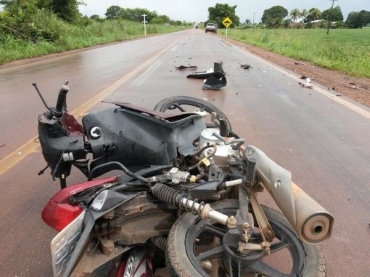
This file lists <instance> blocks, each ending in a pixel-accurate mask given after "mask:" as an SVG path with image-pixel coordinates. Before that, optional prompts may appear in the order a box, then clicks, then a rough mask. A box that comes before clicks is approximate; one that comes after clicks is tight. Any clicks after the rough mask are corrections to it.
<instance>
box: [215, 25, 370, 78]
mask: <svg viewBox="0 0 370 277" xmlns="http://www.w3.org/2000/svg"><path fill="white" fill-rule="evenodd" d="M218 33H219V34H221V35H225V30H218ZM228 37H229V38H232V39H235V40H238V41H241V42H245V43H248V44H251V45H255V46H258V47H260V48H264V49H267V50H270V51H272V52H275V53H279V54H281V55H284V56H287V57H291V58H294V59H296V60H300V61H309V62H312V63H313V64H316V65H318V66H321V67H324V68H328V69H334V70H339V71H342V72H345V73H349V74H351V75H354V76H356V77H365V78H370V44H369V37H370V28H363V29H355V30H353V29H336V30H332V32H331V34H330V35H327V34H326V31H325V30H321V29H274V30H271V29H232V30H228Z"/></svg>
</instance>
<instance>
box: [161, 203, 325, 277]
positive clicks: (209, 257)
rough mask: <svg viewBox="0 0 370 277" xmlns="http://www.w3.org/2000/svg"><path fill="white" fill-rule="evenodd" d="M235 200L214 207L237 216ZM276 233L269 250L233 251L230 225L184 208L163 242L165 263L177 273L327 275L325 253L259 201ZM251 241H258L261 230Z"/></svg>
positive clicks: (194, 276) (191, 276) (195, 276)
mask: <svg viewBox="0 0 370 277" xmlns="http://www.w3.org/2000/svg"><path fill="white" fill-rule="evenodd" d="M237 205H238V202H237V201H233V200H227V201H224V202H220V203H218V204H216V205H214V207H213V208H214V209H215V210H218V211H220V212H222V213H224V214H227V215H229V216H230V215H235V212H236V210H237V208H238V206H237ZM262 207H263V210H264V212H265V214H266V217H267V219H268V221H269V222H270V225H271V227H272V229H273V231H274V233H275V236H276V238H275V239H274V240H273V241H272V243H271V247H270V248H271V254H270V255H268V254H267V253H266V252H265V251H261V250H254V251H250V252H249V253H248V254H247V255H244V256H241V255H239V254H238V253H237V247H238V246H237V244H236V243H233V242H232V240H230V239H228V232H227V231H228V229H227V228H226V227H225V226H221V225H217V224H216V223H215V222H211V221H209V220H204V219H200V218H199V217H198V216H196V215H194V214H192V213H185V214H184V215H183V216H181V217H180V218H179V219H178V220H177V221H176V223H175V224H174V225H173V227H172V229H171V232H170V234H169V238H168V244H167V253H166V255H167V257H166V260H167V267H168V269H169V270H170V276H175V277H177V276H178V277H180V276H181V277H204V276H212V277H214V276H217V277H229V276H230V277H234V276H235V277H239V276H243V277H262V276H265V277H293V276H294V277H298V276H301V277H311V276H312V277H316V276H320V277H325V276H326V269H325V258H324V256H323V253H322V251H321V249H320V248H319V247H316V246H312V245H308V244H305V243H302V242H301V241H300V240H299V239H298V238H297V236H296V234H295V232H294V231H293V230H292V228H291V227H290V225H289V223H288V222H287V220H286V219H285V217H284V216H283V215H282V214H281V213H280V212H277V211H275V210H273V209H271V208H269V207H267V206H262ZM254 231H255V234H256V236H254V237H252V239H251V241H250V242H255V243H258V242H261V240H260V238H261V237H260V236H258V232H259V229H258V228H257V227H255V229H254Z"/></svg>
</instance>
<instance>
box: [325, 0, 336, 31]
mask: <svg viewBox="0 0 370 277" xmlns="http://www.w3.org/2000/svg"><path fill="white" fill-rule="evenodd" d="M330 1H333V3H332V4H331V9H330V12H328V16H327V18H326V21H327V23H328V30H327V32H326V34H327V35H328V34H329V29H330V25H331V22H330V21H329V14H330V13H331V14H332V13H333V7H334V2H335V1H338V0H330Z"/></svg>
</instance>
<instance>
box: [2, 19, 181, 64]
mask: <svg viewBox="0 0 370 277" xmlns="http://www.w3.org/2000/svg"><path fill="white" fill-rule="evenodd" d="M44 21H45V25H48V27H49V26H50V25H52V26H56V27H54V29H53V30H56V33H57V35H58V39H57V40H56V41H54V42H48V41H47V40H39V41H38V42H36V43H35V42H32V41H25V40H22V39H17V38H15V37H13V36H11V35H1V34H0V64H4V63H7V62H11V61H14V60H19V59H24V58H32V57H38V56H42V55H47V54H51V53H59V52H64V51H68V50H73V49H80V48H85V47H90V46H94V45H100V44H106V43H110V42H117V41H124V40H131V39H135V38H138V37H143V36H144V29H143V25H142V24H141V23H135V22H131V21H123V20H114V21H113V20H106V21H102V22H98V21H93V22H92V23H91V24H88V25H86V26H77V25H71V24H67V23H64V22H62V21H61V20H57V21H58V22H55V21H56V19H55V18H52V17H50V18H44ZM179 30H183V27H181V26H164V25H152V24H150V25H147V30H146V31H147V35H155V34H164V33H170V32H175V31H179Z"/></svg>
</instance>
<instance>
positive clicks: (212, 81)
mask: <svg viewBox="0 0 370 277" xmlns="http://www.w3.org/2000/svg"><path fill="white" fill-rule="evenodd" d="M226 84H227V81H226V77H224V76H223V77H221V78H217V77H216V76H214V75H210V76H209V77H208V78H207V79H206V80H204V84H203V89H208V90H219V89H220V88H222V87H224V86H226Z"/></svg>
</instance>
